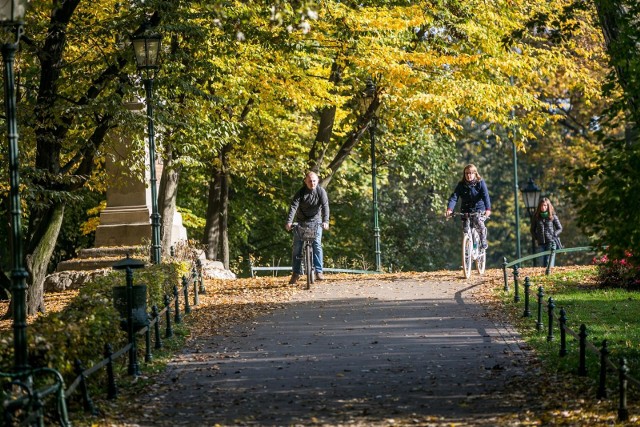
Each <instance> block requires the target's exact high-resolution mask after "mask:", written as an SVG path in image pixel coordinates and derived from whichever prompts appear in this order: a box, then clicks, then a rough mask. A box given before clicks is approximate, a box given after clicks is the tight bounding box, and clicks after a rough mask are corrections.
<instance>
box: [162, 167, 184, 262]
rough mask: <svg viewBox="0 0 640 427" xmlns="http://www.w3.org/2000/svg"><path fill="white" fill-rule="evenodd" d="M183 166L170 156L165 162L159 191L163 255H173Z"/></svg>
mask: <svg viewBox="0 0 640 427" xmlns="http://www.w3.org/2000/svg"><path fill="white" fill-rule="evenodd" d="M181 170H182V167H181V166H178V165H176V164H175V162H174V161H173V156H171V155H169V157H168V159H166V160H165V164H164V167H163V168H162V176H161V177H160V188H159V190H158V211H159V212H160V217H161V218H162V243H161V246H162V253H163V254H168V253H171V252H170V250H171V240H172V237H173V236H172V231H173V217H174V215H175V212H176V199H177V197H178V183H179V181H180V172H181Z"/></svg>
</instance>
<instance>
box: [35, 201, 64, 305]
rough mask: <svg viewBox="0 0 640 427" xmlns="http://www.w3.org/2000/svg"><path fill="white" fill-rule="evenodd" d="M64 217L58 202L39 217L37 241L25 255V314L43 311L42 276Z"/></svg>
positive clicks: (44, 275)
mask: <svg viewBox="0 0 640 427" xmlns="http://www.w3.org/2000/svg"><path fill="white" fill-rule="evenodd" d="M63 218H64V205H63V204H61V203H58V204H56V205H54V206H52V207H51V208H49V209H48V210H47V212H46V215H44V216H43V217H42V218H41V219H40V223H39V225H38V230H37V233H35V234H34V236H38V239H37V241H32V242H31V243H32V247H33V250H31V251H29V254H28V255H27V256H26V267H27V271H28V272H29V278H28V279H27V283H28V289H27V315H28V316H32V315H34V314H37V313H38V312H41V313H43V312H44V278H45V277H46V275H47V267H48V266H49V261H51V255H52V254H53V250H54V249H55V246H56V241H57V240H58V235H59V234H60V229H61V227H62V220H63Z"/></svg>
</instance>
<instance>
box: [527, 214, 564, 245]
mask: <svg viewBox="0 0 640 427" xmlns="http://www.w3.org/2000/svg"><path fill="white" fill-rule="evenodd" d="M561 232H562V224H560V220H559V219H558V216H557V215H555V214H554V215H553V217H551V218H542V217H534V218H533V222H532V224H531V234H532V235H533V237H534V238H535V239H536V242H537V243H538V246H546V245H547V244H548V243H551V242H552V241H553V240H554V238H555V237H558V234H560V233H561Z"/></svg>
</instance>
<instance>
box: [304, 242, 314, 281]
mask: <svg viewBox="0 0 640 427" xmlns="http://www.w3.org/2000/svg"><path fill="white" fill-rule="evenodd" d="M304 270H305V273H306V275H307V289H309V288H310V287H311V284H312V283H313V282H314V280H315V277H314V274H313V273H314V271H313V246H312V245H311V243H310V242H308V243H306V244H305V249H304Z"/></svg>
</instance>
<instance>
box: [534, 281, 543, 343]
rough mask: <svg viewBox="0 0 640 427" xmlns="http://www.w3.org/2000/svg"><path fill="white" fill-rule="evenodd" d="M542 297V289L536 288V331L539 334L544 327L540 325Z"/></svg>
mask: <svg viewBox="0 0 640 427" xmlns="http://www.w3.org/2000/svg"><path fill="white" fill-rule="evenodd" d="M543 297H544V289H542V286H540V287H538V321H537V322H536V330H537V331H538V332H540V331H541V330H542V327H543V326H544V325H543V323H542V301H543V300H542V298H543Z"/></svg>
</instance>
